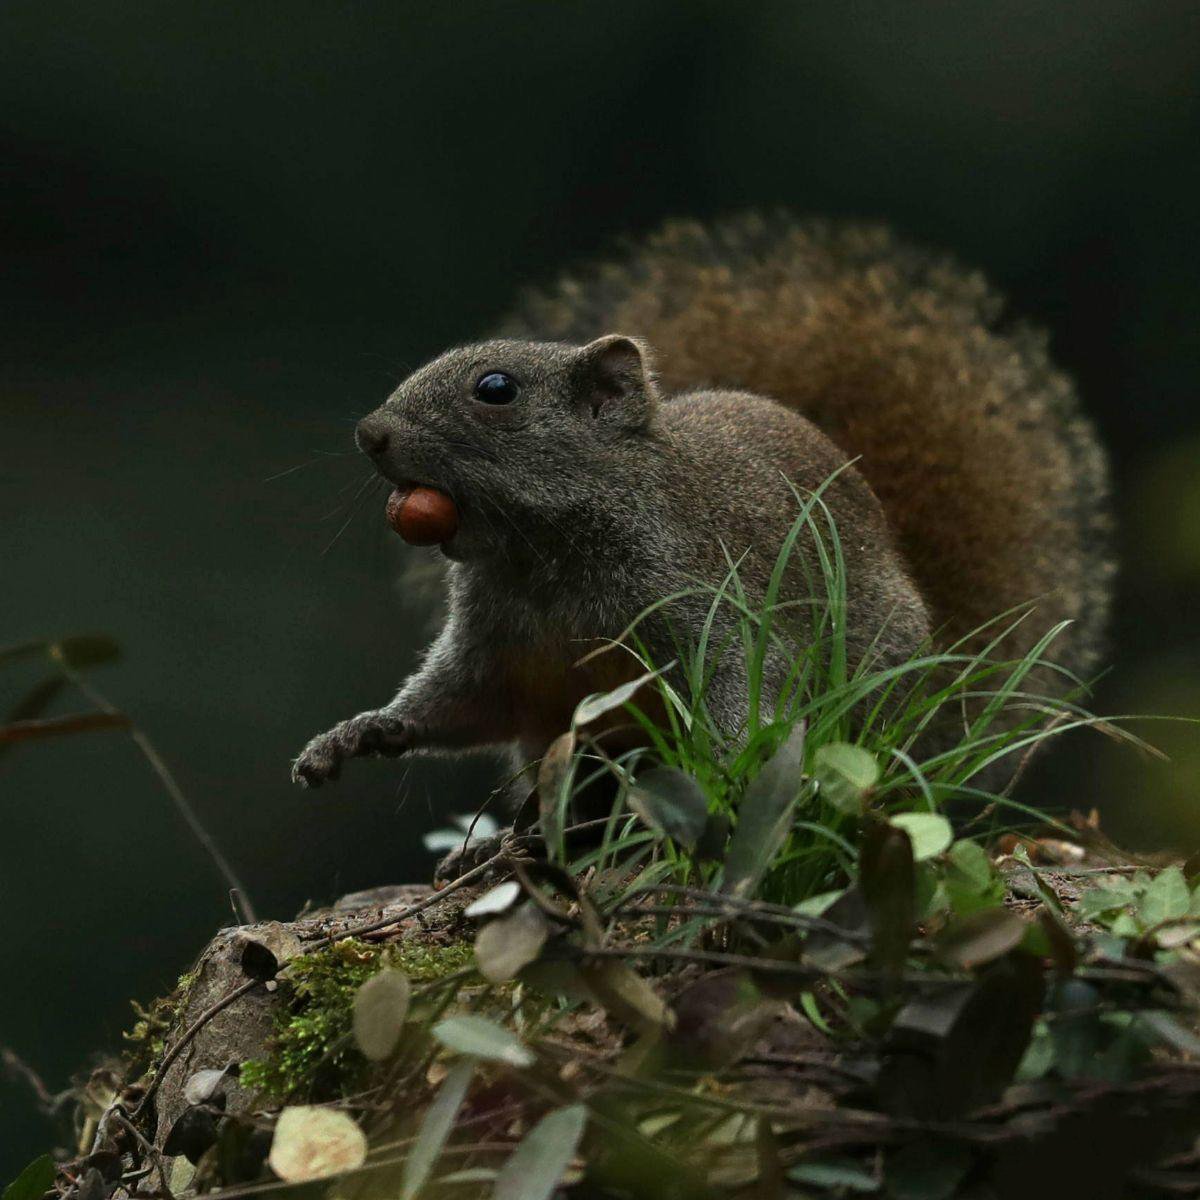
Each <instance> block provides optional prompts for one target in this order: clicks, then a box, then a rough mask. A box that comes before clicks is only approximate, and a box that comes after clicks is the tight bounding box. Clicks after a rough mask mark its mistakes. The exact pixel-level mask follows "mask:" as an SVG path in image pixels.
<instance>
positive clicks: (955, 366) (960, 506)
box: [502, 215, 1114, 675]
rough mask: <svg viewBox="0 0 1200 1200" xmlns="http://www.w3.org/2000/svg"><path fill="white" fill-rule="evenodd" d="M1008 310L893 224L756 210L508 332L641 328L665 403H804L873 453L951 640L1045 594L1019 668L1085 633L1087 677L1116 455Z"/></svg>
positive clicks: (1099, 631) (550, 296) (835, 435)
mask: <svg viewBox="0 0 1200 1200" xmlns="http://www.w3.org/2000/svg"><path fill="white" fill-rule="evenodd" d="M1001 309H1002V302H1001V300H1000V298H999V297H998V296H997V295H996V294H995V293H994V292H993V291H992V290H991V288H990V287H989V286H988V285H987V283H986V282H985V281H984V279H983V278H982V277H981V276H980V275H978V274H976V273H971V272H966V271H964V270H962V269H961V268H959V267H958V266H957V265H956V264H955V263H953V262H952V261H950V260H948V259H946V258H941V257H934V256H930V255H928V254H924V253H922V252H920V251H917V250H914V249H912V248H910V247H907V246H905V245H903V244H902V243H900V242H899V241H897V240H896V239H895V238H894V237H893V236H892V234H891V233H890V232H889V231H888V230H886V229H884V228H882V227H879V226H862V225H838V224H832V223H825V222H816V221H811V222H803V223H797V222H794V221H792V220H790V219H789V218H787V217H784V216H780V217H776V218H772V219H764V218H762V217H759V216H754V215H750V216H744V217H741V218H737V219H733V220H728V221H725V222H721V223H718V224H714V225H711V226H705V225H702V224H699V223H697V222H694V221H673V222H670V223H668V224H667V225H665V226H663V227H662V228H661V229H660V230H659V231H658V232H656V233H654V234H652V235H651V236H649V237H647V238H646V239H645V240H644V241H641V242H638V243H634V244H632V245H630V246H628V247H627V248H626V250H625V252H624V254H623V255H622V256H621V257H620V258H619V259H618V260H616V261H612V262H608V263H604V264H601V265H598V266H595V267H593V268H590V269H588V270H586V271H584V272H582V273H580V274H576V275H573V276H569V277H567V278H564V279H563V280H561V281H560V282H559V283H558V284H557V285H555V286H553V287H551V288H549V289H546V290H543V291H536V292H532V293H530V294H528V295H527V296H526V297H525V299H524V300H523V302H522V303H521V304H520V306H519V307H518V309H517V311H516V312H515V313H514V314H513V315H512V316H511V317H510V318H509V319H508V321H507V323H506V325H505V327H504V329H503V330H502V332H503V333H504V335H505V336H512V337H524V338H536V339H552V340H555V341H564V342H572V343H584V342H587V341H589V340H591V339H593V338H595V337H598V336H599V335H601V334H604V333H606V332H608V331H610V330H614V329H619V330H625V331H628V332H630V333H634V334H636V335H637V336H639V337H640V338H644V339H645V340H646V341H647V342H648V343H649V344H650V345H651V346H653V347H654V349H655V352H656V356H655V363H656V369H657V374H658V377H659V379H660V381H661V383H662V385H663V390H664V391H665V392H672V393H678V392H686V391H688V390H691V389H697V388H714V389H739V390H744V391H749V392H754V393H757V394H759V395H763V396H769V397H772V398H773V399H775V400H777V401H779V402H781V403H783V404H785V405H787V406H788V407H790V408H792V409H794V410H796V411H798V412H799V413H801V414H802V415H803V416H805V417H806V418H808V419H809V420H811V421H812V422H813V423H814V424H815V425H816V426H817V427H818V428H820V429H821V430H822V431H823V432H824V433H825V434H826V435H827V436H828V437H829V438H830V439H831V440H832V441H833V442H834V443H835V444H836V445H837V446H838V447H839V448H840V449H841V450H842V451H844V452H845V454H846V456H847V457H855V458H857V460H858V461H857V466H858V469H859V470H860V471H861V473H862V474H863V476H865V478H866V479H867V481H868V482H869V484H870V486H871V488H872V490H873V491H874V492H875V494H876V495H877V496H878V498H879V500H880V502H881V503H882V505H883V508H884V511H885V513H886V516H887V520H888V522H889V524H890V526H891V528H892V531H893V534H894V536H895V539H896V542H897V545H898V547H899V550H900V552H901V555H902V557H903V559H904V562H905V564H906V566H907V569H908V570H909V571H910V573H911V575H912V577H913V579H914V580H915V582H916V584H917V587H918V589H919V591H920V593H921V595H922V597H923V599H924V601H925V603H926V605H927V607H928V610H929V613H930V617H931V626H932V628H933V629H934V630H935V636H936V640H937V642H938V644H939V645H942V646H948V645H951V644H953V643H955V642H957V641H958V640H959V639H963V638H967V644H968V645H971V643H972V642H974V643H975V645H976V646H977V645H980V644H982V643H984V642H985V641H988V640H991V639H993V638H994V637H995V636H996V635H997V633H998V632H999V629H1000V628H1001V627H999V626H997V625H996V624H995V623H994V622H995V619H996V618H997V617H998V616H1000V614H1002V613H1006V612H1008V611H1009V610H1012V609H1016V608H1018V607H1019V606H1021V605H1025V604H1028V603H1029V602H1031V601H1032V602H1036V610H1035V612H1034V613H1033V614H1032V617H1033V619H1027V620H1025V621H1023V622H1021V623H1020V624H1019V625H1018V627H1017V628H1016V629H1015V630H1014V631H1013V632H1012V633H1011V634H1010V635H1009V637H1008V639H1007V640H1006V641H1005V643H1004V644H1003V647H1002V649H1003V652H1004V654H1005V656H1006V657H1007V656H1013V657H1015V656H1018V655H1021V654H1024V653H1025V652H1026V651H1027V650H1028V649H1029V648H1030V647H1031V646H1032V645H1033V644H1034V643H1035V642H1036V641H1037V640H1038V639H1039V638H1040V637H1041V636H1042V635H1043V634H1044V633H1045V632H1046V630H1047V629H1049V628H1050V627H1051V626H1052V625H1054V624H1057V623H1058V622H1060V621H1064V620H1069V621H1071V622H1072V623H1073V627H1072V628H1071V629H1070V630H1069V631H1068V632H1067V633H1066V635H1065V636H1064V637H1061V638H1059V639H1057V640H1056V642H1055V643H1054V644H1053V645H1052V646H1051V648H1050V649H1049V651H1048V652H1047V657H1048V658H1049V659H1050V660H1052V661H1054V662H1056V663H1058V664H1059V665H1060V666H1062V667H1065V668H1066V669H1068V670H1069V671H1071V672H1073V673H1074V674H1076V675H1086V673H1087V672H1088V671H1090V670H1091V669H1092V668H1093V667H1094V665H1095V662H1096V658H1097V655H1098V652H1099V647H1100V643H1101V639H1102V636H1103V631H1104V627H1105V623H1106V619H1107V612H1108V606H1109V593H1110V589H1111V580H1112V576H1113V570H1114V568H1113V564H1112V561H1111V559H1110V557H1109V551H1108V534H1109V517H1108V512H1107V505H1106V499H1107V468H1106V463H1105V459H1104V455H1103V453H1102V451H1101V449H1100V446H1099V444H1098V442H1097V440H1096V437H1095V433H1094V431H1093V428H1092V426H1091V424H1090V422H1089V421H1088V420H1087V419H1086V418H1085V417H1084V416H1083V415H1082V413H1081V412H1080V409H1079V405H1078V401H1077V398H1076V395H1075V390H1074V387H1073V385H1072V383H1071V381H1070V379H1069V378H1068V377H1067V376H1066V375H1065V374H1063V373H1062V372H1061V371H1060V370H1058V369H1057V368H1056V367H1055V366H1054V365H1053V364H1052V363H1051V361H1050V358H1049V356H1048V353H1047V349H1046V339H1045V337H1044V335H1042V334H1041V333H1040V332H1038V331H1036V330H1033V329H1030V328H1028V327H1026V326H1022V325H1015V326H1010V327H1002V326H1001V324H1000V316H1001ZM746 436H747V439H748V440H751V439H752V438H753V433H751V432H748V433H747V435H746ZM989 623H992V624H991V625H990V626H989ZM985 626H989V627H988V629H987V631H986V633H985V634H976V636H975V637H974V638H971V637H970V636H969V635H972V634H973V633H975V631H978V630H981V629H982V628H984V627H985Z"/></svg>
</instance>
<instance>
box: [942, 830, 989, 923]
mask: <svg viewBox="0 0 1200 1200" xmlns="http://www.w3.org/2000/svg"><path fill="white" fill-rule="evenodd" d="M943 884H944V888H945V894H946V901H947V903H948V904H949V905H950V907H951V908H952V909H953V910H954V911H955V912H956V913H959V914H960V915H961V914H966V913H970V912H975V911H976V910H978V909H981V908H994V907H995V906H996V905H998V904H1000V903H1002V902H1003V900H1004V880H1003V879H1001V878H1000V874H999V872H998V871H997V870H996V869H995V867H994V866H993V865H992V861H991V859H990V858H989V857H988V853H987V851H986V850H985V849H984V848H983V847H982V846H981V845H980V844H979V843H978V842H972V841H969V840H967V839H965V838H964V839H961V840H959V841H957V842H955V843H954V845H953V846H951V847H950V849H949V850H948V851H947V852H946V863H945V869H944V871H943Z"/></svg>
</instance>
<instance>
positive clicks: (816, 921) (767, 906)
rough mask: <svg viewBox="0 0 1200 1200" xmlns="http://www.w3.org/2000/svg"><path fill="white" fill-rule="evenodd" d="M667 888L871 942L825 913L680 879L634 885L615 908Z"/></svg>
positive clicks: (742, 912) (739, 911)
mask: <svg viewBox="0 0 1200 1200" xmlns="http://www.w3.org/2000/svg"><path fill="white" fill-rule="evenodd" d="M660 892H665V893H667V894H668V895H672V896H682V897H684V898H685V899H687V900H692V901H696V902H699V903H702V904H707V905H711V906H713V907H720V908H723V909H726V910H728V913H729V915H730V916H741V917H747V918H753V917H756V916H757V917H761V918H764V919H768V920H770V919H772V918H775V919H783V920H785V921H787V922H788V923H790V924H794V925H797V926H800V927H802V928H807V929H811V930H813V932H815V933H827V934H829V935H830V936H831V937H836V938H840V939H841V940H842V941H845V942H861V943H863V944H866V943H868V942H869V941H870V940H871V938H870V935H869V934H867V933H863V932H860V931H859V930H856V929H844V928H842V926H841V925H837V924H835V923H834V922H833V921H829V920H827V919H826V918H824V917H811V916H806V915H805V914H803V913H798V912H796V911H795V909H791V908H788V907H787V906H786V905H783V904H771V903H769V902H768V901H766V900H744V899H742V898H741V897H738V896H727V895H722V894H721V893H720V892H709V891H705V889H704V888H694V887H685V886H684V885H683V884H677V883H651V884H647V885H646V886H645V887H641V888H635V889H634V890H633V891H632V892H630V893H629V895H627V896H626V897H625V899H624V900H623V901H622V902H621V903H620V904H619V905H618V906H617V908H616V910H615V911H618V912H619V911H620V910H621V909H623V908H628V907H631V905H632V902H633V901H634V900H636V899H637V898H638V897H640V896H653V895H655V894H657V893H660Z"/></svg>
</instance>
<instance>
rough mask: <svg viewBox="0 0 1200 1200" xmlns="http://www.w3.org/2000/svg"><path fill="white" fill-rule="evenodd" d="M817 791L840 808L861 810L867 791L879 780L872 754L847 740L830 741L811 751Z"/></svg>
mask: <svg viewBox="0 0 1200 1200" xmlns="http://www.w3.org/2000/svg"><path fill="white" fill-rule="evenodd" d="M813 775H814V776H815V777H816V780H817V784H818V786H819V787H820V789H821V795H822V796H823V797H824V798H825V799H826V800H828V801H829V803H830V804H832V805H833V806H834V808H836V809H838V810H839V811H840V812H845V813H852V814H854V815H857V814H858V813H860V812H862V808H863V800H864V799H865V798H866V794H867V792H869V791H870V790H871V788H873V787H874V786H875V784H876V783H877V782H878V781H879V764H878V763H877V762H876V761H875V757H874V755H872V754H870V753H869V752H868V751H866V750H864V749H863V748H862V747H861V746H854V745H852V744H851V743H849V742H830V743H829V744H828V745H826V746H822V747H821V748H820V749H819V750H818V751H817V752H816V754H814V755H813Z"/></svg>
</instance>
